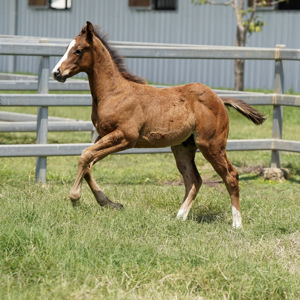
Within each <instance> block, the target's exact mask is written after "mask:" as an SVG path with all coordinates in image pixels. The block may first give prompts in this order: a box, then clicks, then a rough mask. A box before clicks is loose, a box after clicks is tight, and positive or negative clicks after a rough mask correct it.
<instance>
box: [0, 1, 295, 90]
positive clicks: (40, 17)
mask: <svg viewBox="0 0 300 300" xmlns="http://www.w3.org/2000/svg"><path fill="white" fill-rule="evenodd" d="M216 1H218V0H216ZM219 1H220V0H219ZM268 1H269V0H268ZM298 2H299V1H297V0H290V2H289V3H290V4H289V5H290V7H286V6H285V7H281V8H280V9H278V8H275V7H266V8H264V9H262V10H261V11H259V12H258V15H259V16H261V18H262V19H263V21H264V22H265V23H266V25H265V26H264V28H263V30H262V32H260V33H254V34H252V35H251V36H250V37H249V38H248V42H247V46H256V47H275V45H276V44H284V45H286V46H287V48H297V49H300V38H299V32H298V31H299V30H298V29H299V28H300V10H299V4H298ZM86 20H89V21H91V22H93V23H96V24H99V25H100V26H101V27H102V29H103V30H104V31H105V32H107V33H108V36H109V39H110V40H115V41H138V42H159V43H160V42H161V43H181V44H201V45H226V46H232V45H234V42H235V26H236V25H235V17H234V12H233V10H232V9H231V8H230V7H224V6H210V5H201V6H199V5H195V4H193V3H192V2H191V0H84V1H83V0H1V3H0V34H14V35H27V36H40V37H62V38H70V39H71V38H72V37H74V36H75V35H76V34H77V33H78V32H79V31H80V29H81V27H82V26H83V25H84V24H85V21H86ZM297 28H298V29H297ZM54 64H55V58H52V59H51V66H52V65H54ZM37 65H38V58H35V57H18V58H16V59H11V58H10V59H7V58H6V57H3V56H2V57H0V72H9V71H17V72H26V73H27V72H30V73H37V68H38V67H37ZM127 65H128V68H129V69H130V70H131V71H132V72H133V73H136V74H138V75H140V76H143V77H145V78H147V80H149V81H151V82H155V83H160V84H180V83H186V82H195V81H199V82H203V83H205V84H207V85H209V86H212V87H216V88H220V87H223V88H232V87H233V81H234V73H233V61H229V60H226V61H225V60H167V59H166V60H151V59H128V60H127ZM285 68H286V71H287V72H286V76H285V90H290V89H292V90H294V91H298V92H300V62H298V61H297V62H286V64H285ZM273 74H274V62H273V61H247V62H246V69H245V87H246V88H252V89H272V88H273Z"/></svg>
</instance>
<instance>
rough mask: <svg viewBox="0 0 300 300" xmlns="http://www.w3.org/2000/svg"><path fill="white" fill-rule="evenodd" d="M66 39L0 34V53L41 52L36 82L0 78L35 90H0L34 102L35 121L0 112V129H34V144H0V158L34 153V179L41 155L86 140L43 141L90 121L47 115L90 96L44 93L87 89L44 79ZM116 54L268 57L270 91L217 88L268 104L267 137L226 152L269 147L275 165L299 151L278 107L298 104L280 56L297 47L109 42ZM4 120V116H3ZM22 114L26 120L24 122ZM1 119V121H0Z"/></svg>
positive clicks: (291, 54) (12, 101)
mask: <svg viewBox="0 0 300 300" xmlns="http://www.w3.org/2000/svg"><path fill="white" fill-rule="evenodd" d="M66 44H67V40H62V39H43V38H35V37H15V36H0V55H30V56H32V55H34V56H41V62H40V68H39V75H38V77H37V80H36V79H35V78H30V79H28V80H23V81H18V80H0V90H1V89H2V90H4V89H5V90H36V89H37V90H38V94H30V95H29V94H0V106H37V107H38V115H37V117H36V118H35V119H33V118H32V116H31V117H30V116H29V117H26V116H23V119H22V118H20V116H19V117H15V119H16V120H17V121H18V122H7V121H11V118H13V119H14V117H13V116H12V115H10V116H9V114H7V115H5V113H4V112H3V113H2V115H1V114H0V121H1V120H2V122H0V132H9V131H12V132H13V131H20V132H24V131H36V132H37V144H36V145H0V157H23V156H36V157H38V159H37V166H36V178H37V181H41V182H45V181H46V165H47V163H46V158H47V156H63V155H79V154H80V153H81V152H82V150H83V149H85V148H86V147H88V146H90V145H91V144H47V134H48V131H69V130H71V131H73V130H74V131H75V130H78V131H80V130H84V131H92V130H93V126H92V123H91V122H87V121H86V122H85V121H75V120H65V119H59V118H58V119H57V118H56V119H55V118H52V117H48V107H50V106H90V105H91V103H92V99H91V96H90V95H84V94H72V95H68V94H48V92H49V89H52V90H88V82H87V81H83V80H70V81H69V82H67V83H66V84H64V85H62V84H60V83H57V82H54V81H53V80H49V56H61V55H63V53H64V52H65V47H66ZM111 44H112V45H113V46H114V47H115V48H117V49H118V50H119V51H120V52H121V53H122V55H124V56H125V57H130V58H153V59H161V58H169V59H174V58H180V59H256V60H274V62H275V68H274V69H275V71H274V93H273V94H263V93H245V92H232V91H222V90H217V91H216V92H217V93H218V95H219V96H221V97H232V98H238V99H242V100H244V101H246V102H247V103H248V104H251V105H272V106H273V132H272V138H270V139H263V140H229V141H228V144H227V148H226V149H227V150H228V151H244V150H248V151H249V150H271V151H272V157H271V166H272V167H280V151H291V152H300V141H288V140H282V122H283V114H282V108H283V106H296V107H299V106H300V96H296V95H284V94H283V91H284V90H283V84H284V82H283V81H284V70H283V60H300V50H295V49H286V48H284V47H283V46H281V45H278V46H277V47H276V48H249V47H244V48H239V47H223V46H222V47H219V46H198V45H175V44H155V43H132V42H131V43H130V42H128V43H124V42H111ZM9 118H10V119H9ZM24 118H25V119H26V118H27V121H25V120H24ZM3 121H6V122H3ZM170 151H171V150H170V148H169V147H167V148H154V149H129V150H126V151H123V152H120V153H166V152H170Z"/></svg>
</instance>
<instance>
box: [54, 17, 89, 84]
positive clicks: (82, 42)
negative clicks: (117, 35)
mask: <svg viewBox="0 0 300 300" xmlns="http://www.w3.org/2000/svg"><path fill="white" fill-rule="evenodd" d="M93 38H94V27H93V25H92V23H90V22H86V25H85V26H84V27H83V28H82V30H81V32H80V33H79V34H78V35H77V36H76V37H75V38H74V39H73V40H72V41H71V43H70V44H69V46H68V48H67V51H66V52H65V54H64V56H63V57H62V58H61V59H60V61H59V62H58V63H57V64H56V66H55V67H54V69H53V70H52V74H53V77H54V78H55V79H56V80H58V81H60V82H65V81H66V79H67V78H69V77H72V76H74V75H76V74H78V73H79V72H86V73H88V72H89V70H90V68H91V66H92V62H93V53H92V48H93Z"/></svg>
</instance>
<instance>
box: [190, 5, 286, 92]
mask: <svg viewBox="0 0 300 300" xmlns="http://www.w3.org/2000/svg"><path fill="white" fill-rule="evenodd" d="M191 1H192V2H193V3H195V4H200V5H201V4H211V5H223V6H229V7H232V9H233V10H234V14H235V19H236V25H237V26H236V38H235V45H236V46H239V47H245V45H246V41H247V33H248V34H249V35H250V34H252V33H254V32H260V31H261V30H262V27H263V26H264V25H265V23H264V22H263V21H262V20H261V19H260V18H259V17H258V16H257V15H256V12H257V8H260V7H265V6H272V5H276V4H278V3H279V2H285V1H288V0H274V1H273V0H216V1H212V0H191ZM246 2H248V5H246ZM245 8H246V9H245ZM244 69H245V61H244V60H242V59H236V60H235V61H234V89H235V90H236V91H242V90H243V89H244Z"/></svg>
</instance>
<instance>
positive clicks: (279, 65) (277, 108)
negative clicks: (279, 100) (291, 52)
mask: <svg viewBox="0 0 300 300" xmlns="http://www.w3.org/2000/svg"><path fill="white" fill-rule="evenodd" d="M285 47H286V46H285V45H276V48H277V49H278V50H277V49H276V50H277V51H276V52H277V53H279V50H280V49H282V48H285ZM274 93H275V94H283V93H284V69H283V61H282V60H281V59H280V58H279V55H276V59H275V76H274ZM282 120H283V106H281V105H273V130H272V138H273V139H282ZM280 167H281V163H280V151H278V150H272V157H271V168H280Z"/></svg>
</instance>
